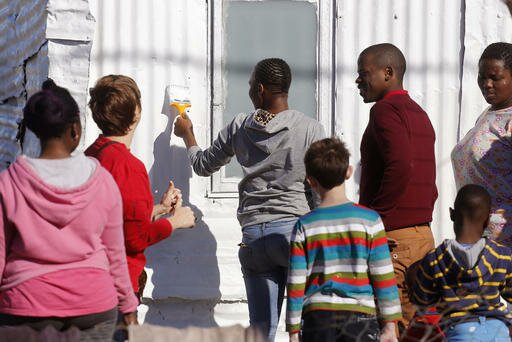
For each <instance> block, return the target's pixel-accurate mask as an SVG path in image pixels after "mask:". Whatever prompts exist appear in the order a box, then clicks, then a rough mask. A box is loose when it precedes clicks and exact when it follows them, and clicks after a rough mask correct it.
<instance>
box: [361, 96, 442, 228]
mask: <svg viewBox="0 0 512 342" xmlns="http://www.w3.org/2000/svg"><path fill="white" fill-rule="evenodd" d="M434 144H435V132H434V128H433V127H432V124H431V123H430V119H429V118H428V115H427V113H425V111H424V110H423V109H422V108H421V107H420V106H419V105H418V104H417V103H416V102H414V101H413V100H412V99H411V98H410V97H409V95H408V94H407V91H405V90H402V91H393V92H390V93H388V94H386V96H384V98H383V99H381V100H379V101H377V102H376V103H375V104H374V105H373V107H372V109H371V110H370V120H369V122H368V126H367V127H366V130H365V132H364V134H363V138H362V140H361V183H360V189H359V203H360V204H362V205H365V206H367V207H370V208H372V209H374V210H375V211H377V212H378V213H379V215H380V216H381V217H382V221H383V222H384V226H385V228H386V230H387V231H390V230H394V229H397V228H404V227H408V226H413V225H418V224H422V223H427V222H430V221H432V210H433V208H434V203H435V201H436V199H437V188H436V183H435V180H436V162H435V154H434Z"/></svg>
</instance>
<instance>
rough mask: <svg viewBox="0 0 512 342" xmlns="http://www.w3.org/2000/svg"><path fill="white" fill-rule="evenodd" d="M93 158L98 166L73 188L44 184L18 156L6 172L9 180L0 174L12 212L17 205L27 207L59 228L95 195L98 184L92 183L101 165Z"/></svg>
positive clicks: (1, 186)
mask: <svg viewBox="0 0 512 342" xmlns="http://www.w3.org/2000/svg"><path fill="white" fill-rule="evenodd" d="M92 160H93V161H94V162H95V163H96V164H97V167H96V169H95V170H94V172H93V174H92V175H91V177H89V179H88V180H87V181H85V183H83V184H81V185H80V186H77V187H72V188H59V187H56V186H52V185H50V184H48V183H46V182H45V181H44V180H43V179H41V178H40V177H39V176H38V175H37V174H36V172H35V170H34V169H32V167H31V166H30V165H29V164H28V162H27V161H26V160H25V159H24V158H22V157H18V159H17V161H16V162H15V163H13V164H12V165H11V166H10V167H9V168H8V169H7V170H6V171H5V172H7V173H8V175H9V178H10V182H9V181H6V177H0V188H1V189H2V190H3V191H5V192H6V193H7V192H10V193H11V196H12V197H11V196H10V198H12V200H13V202H12V203H11V205H12V206H13V207H14V214H15V213H16V208H25V207H29V208H31V209H32V210H33V211H34V212H35V213H37V215H39V216H40V217H41V218H43V219H44V220H45V221H47V222H48V223H50V224H51V225H53V226H54V227H56V228H58V229H62V228H64V227H65V226H67V225H68V224H69V223H70V222H71V221H73V220H74V219H75V218H76V217H77V216H78V215H79V214H80V212H81V211H82V210H83V209H84V208H85V207H86V206H88V205H89V204H90V203H91V202H92V201H94V199H95V197H96V194H97V192H98V187H97V186H92V185H94V183H95V182H98V181H99V179H101V178H100V177H96V175H97V174H98V173H99V172H101V167H99V164H98V162H97V161H96V160H94V159H92ZM21 202H25V203H21ZM15 215H16V214H15ZM20 215H21V213H20Z"/></svg>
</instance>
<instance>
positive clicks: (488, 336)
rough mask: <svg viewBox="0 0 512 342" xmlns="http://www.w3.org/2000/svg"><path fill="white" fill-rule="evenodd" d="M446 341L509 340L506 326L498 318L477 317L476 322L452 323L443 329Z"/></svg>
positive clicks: (482, 341) (480, 341) (488, 341)
mask: <svg viewBox="0 0 512 342" xmlns="http://www.w3.org/2000/svg"><path fill="white" fill-rule="evenodd" d="M445 337H446V341H448V342H459V341H460V342H471V341H475V342H476V341H478V342H491V341H493V342H505V341H510V337H509V332H508V327H507V325H506V324H505V323H503V322H502V321H500V320H499V319H486V318H485V317H483V316H480V317H479V321H478V322H467V323H459V324H455V325H452V326H451V327H449V328H448V329H446V330H445Z"/></svg>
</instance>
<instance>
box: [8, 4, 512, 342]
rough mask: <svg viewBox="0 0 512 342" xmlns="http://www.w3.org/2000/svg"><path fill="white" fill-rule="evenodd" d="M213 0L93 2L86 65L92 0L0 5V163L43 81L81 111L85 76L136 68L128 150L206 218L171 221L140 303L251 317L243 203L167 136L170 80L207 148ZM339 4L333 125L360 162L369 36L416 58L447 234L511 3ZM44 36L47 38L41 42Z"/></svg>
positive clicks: (234, 318) (441, 232)
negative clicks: (359, 65)
mask: <svg viewBox="0 0 512 342" xmlns="http://www.w3.org/2000/svg"><path fill="white" fill-rule="evenodd" d="M322 1H323V0H322ZM326 1H329V0H326ZM332 1H333V0H332ZM209 4H210V5H211V4H212V1H204V0H170V1H168V0H147V1H136V0H123V1H121V0H110V1H101V0H91V1H90V6H91V12H92V14H93V16H94V17H95V18H96V25H95V33H94V39H93V43H92V54H91V64H90V69H89V68H88V62H89V50H90V48H91V37H92V31H93V26H94V21H93V20H94V19H93V18H92V16H91V15H90V14H89V12H88V8H87V6H88V1H86V0H80V1H76V0H75V1H72V0H52V1H50V2H49V3H48V5H46V1H28V0H27V1H18V2H15V3H14V2H7V1H3V2H0V37H2V38H1V39H2V43H3V44H2V46H3V47H4V48H3V49H2V50H1V51H0V82H1V83H0V85H1V86H0V163H3V164H5V163H6V162H7V161H10V160H12V158H13V157H14V155H15V154H16V153H17V152H18V150H17V149H18V147H17V145H16V144H15V143H14V142H13V137H14V135H15V132H16V120H17V119H18V118H19V117H20V113H21V108H22V107H23V105H24V102H25V99H26V96H27V93H29V94H30V93H31V92H33V91H34V90H35V89H37V88H38V87H39V85H40V82H41V81H42V80H43V79H44V78H45V77H46V75H48V74H50V75H51V76H52V77H54V78H56V79H57V80H58V81H59V82H60V83H62V84H63V85H64V86H67V87H70V88H72V91H73V92H74V94H75V95H76V96H77V98H78V99H79V101H80V105H81V106H82V108H83V107H84V106H85V101H86V89H87V86H92V85H93V84H94V81H95V80H96V79H97V78H98V77H100V76H103V75H105V74H110V73H121V74H126V75H129V76H132V77H134V78H135V79H136V81H137V82H138V84H139V86H140V88H141V91H142V106H143V111H142V121H141V123H140V125H139V127H138V129H137V133H136V135H135V139H134V144H133V146H132V150H133V152H134V154H136V155H137V156H138V157H139V158H140V159H141V160H142V161H143V162H144V163H145V165H146V167H147V169H148V171H149V173H150V178H151V182H152V190H153V192H154V194H155V197H156V199H157V200H158V199H159V196H160V193H161V192H162V191H163V190H164V189H165V186H166V184H167V181H168V180H169V179H171V178H172V179H174V180H175V181H176V183H177V185H178V186H179V187H180V188H182V190H183V194H184V197H185V200H186V203H187V204H189V205H192V206H193V207H194V210H196V212H197V213H198V214H199V216H200V217H201V220H200V221H199V223H198V226H197V228H195V229H194V230H190V231H179V232H176V233H175V234H173V237H172V238H171V239H168V240H166V241H164V242H162V243H160V244H158V245H156V246H153V247H152V248H150V249H149V250H148V253H147V255H148V273H149V275H150V283H149V285H148V287H147V289H146V293H145V295H146V296H147V297H148V299H147V300H146V302H145V305H143V306H142V307H141V308H142V311H143V312H142V316H144V315H145V319H146V321H147V322H151V323H157V324H164V325H174V326H184V325H188V324H195V325H200V326H211V325H217V324H220V325H224V324H230V323H235V322H241V323H245V324H247V312H246V307H245V304H243V300H244V298H245V292H244V287H243V281H242V277H241V274H240V271H239V265H238V260H237V243H238V242H239V240H240V235H241V234H240V227H239V226H238V223H237V221H236V219H235V212H236V206H237V200H236V199H214V198H206V197H205V193H206V192H207V190H208V189H209V188H210V180H209V179H208V178H200V177H197V176H195V175H193V174H192V172H191V170H190V167H189V164H188V159H187V156H186V151H185V149H184V147H183V144H182V142H181V141H180V139H177V138H176V137H175V136H173V135H172V120H171V119H172V118H171V117H169V113H168V111H167V110H165V108H163V105H164V89H165V86H166V85H168V84H188V85H189V86H190V89H191V94H190V95H191V96H190V97H191V100H192V105H193V107H192V112H191V115H192V118H193V121H194V126H195V131H196V136H197V138H198V141H199V144H200V145H201V146H207V145H208V144H209V142H210V135H211V131H210V127H211V118H210V108H209V105H210V99H211V97H210V94H209V91H210V89H209V75H210V74H209V73H210V70H209V68H208V65H209V53H210V52H211V51H210V50H209V39H210V37H211V31H210V28H209V25H210V24H211V23H210V22H209V12H208V6H209ZM332 4H333V6H334V7H335V8H336V14H335V15H336V17H335V18H333V21H334V22H335V27H336V29H335V32H333V33H334V35H333V37H334V39H335V41H334V44H335V47H336V50H335V56H336V59H335V71H334V73H333V75H334V76H335V94H334V95H335V102H334V103H335V115H334V117H335V119H334V122H333V123H332V126H333V127H334V131H335V133H337V134H341V135H342V136H343V138H344V140H345V141H347V142H348V144H349V146H350V149H351V151H352V154H353V158H352V162H353V163H354V164H357V163H358V160H359V142H360V138H361V135H362V132H363V130H364V128H365V126H366V123H367V120H368V111H369V108H370V105H365V104H363V103H362V101H361V99H360V97H359V95H358V91H357V89H356V86H355V83H354V80H355V77H356V61H357V56H358V54H359V52H360V51H361V50H363V49H364V48H365V47H367V46H368V45H371V44H375V43H379V42H386V41H387V42H392V43H394V44H396V45H397V46H398V47H400V48H401V49H402V51H403V52H404V54H405V56H406V58H407V61H408V69H407V73H406V79H405V86H406V88H407V89H408V90H409V91H410V94H411V96H412V97H413V98H414V99H415V100H416V101H417V102H418V103H419V104H420V105H422V106H423V107H424V108H425V109H426V111H427V112H428V113H429V115H430V118H431V120H432V123H433V125H434V128H435V130H436V133H437V143H436V157H437V163H438V167H437V172H438V177H437V184H438V188H439V193H440V197H439V199H438V201H437V203H436V210H435V213H434V216H435V218H434V224H433V229H434V233H435V235H436V238H437V241H438V242H439V241H440V240H441V239H442V238H445V237H449V236H451V235H452V232H451V223H450V221H449V218H448V215H447V211H448V207H449V206H450V205H451V204H452V201H453V198H454V195H455V186H454V182H453V174H452V170H451V163H450V158H449V156H450V152H451V149H452V147H453V146H454V145H455V143H456V142H457V140H458V139H459V138H460V136H461V135H463V134H465V133H466V132H467V130H468V129H469V128H471V127H472V125H473V123H474V120H475V119H476V117H477V116H478V115H479V114H480V112H481V110H482V109H483V108H484V107H485V102H484V100H483V98H482V96H481V94H480V91H479V89H478V87H477V84H476V75H477V72H478V71H477V61H478V58H479V56H480V54H481V52H482V50H483V49H484V48H485V46H486V45H488V44H489V43H491V42H494V41H500V40H505V41H507V40H508V41H510V39H511V38H510V34H511V33H512V20H511V16H510V13H509V12H508V9H507V7H506V6H505V5H504V3H503V1H501V0H471V1H465V0H450V1H443V0H343V1H333V2H332ZM46 8H48V9H49V10H48V13H49V15H48V19H47V20H46V19H45V18H46V12H45V9H46ZM69 9H73V10H71V11H70V10H69ZM46 23H48V29H46V28H45V25H46ZM52 27H53V29H52ZM215 29H220V28H219V27H216V28H215ZM45 32H46V33H45ZM45 34H46V37H45V36H44V35H45ZM46 39H49V40H50V42H49V43H45V42H46ZM47 54H48V55H49V56H50V59H49V62H48V60H46V55H47ZM28 71H30V72H28ZM89 73H90V75H89ZM87 81H88V84H87ZM85 122H86V124H85V141H84V145H83V147H85V146H87V145H88V144H89V143H91V142H92V141H93V140H94V139H95V138H96V136H97V134H98V130H97V129H96V126H95V124H94V122H93V121H92V120H91V119H90V114H89V113H87V114H86V116H85ZM1 167H2V165H0V168H1ZM356 178H357V177H356ZM348 190H349V194H350V195H351V197H352V198H353V199H357V198H358V196H357V182H356V181H355V180H354V181H351V182H350V183H349V186H348ZM219 298H221V299H222V300H221V301H220V302H219ZM180 310H181V311H180ZM280 338H282V339H283V340H284V339H285V334H283V333H282V332H281V335H280Z"/></svg>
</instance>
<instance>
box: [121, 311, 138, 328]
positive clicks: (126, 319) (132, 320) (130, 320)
mask: <svg viewBox="0 0 512 342" xmlns="http://www.w3.org/2000/svg"><path fill="white" fill-rule="evenodd" d="M123 323H124V324H125V325H132V324H133V325H139V321H137V313H136V312H130V313H126V314H124V315H123Z"/></svg>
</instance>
